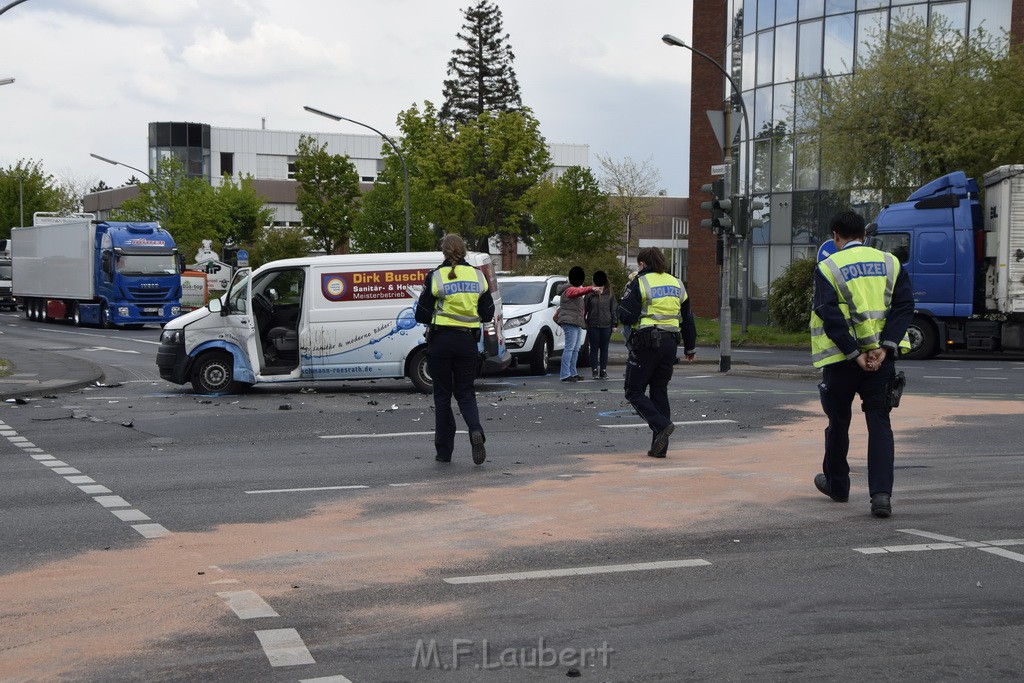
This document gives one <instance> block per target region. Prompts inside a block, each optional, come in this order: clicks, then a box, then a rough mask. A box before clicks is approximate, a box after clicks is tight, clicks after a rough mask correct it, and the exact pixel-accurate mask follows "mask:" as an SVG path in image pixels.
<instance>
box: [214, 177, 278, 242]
mask: <svg viewBox="0 0 1024 683" xmlns="http://www.w3.org/2000/svg"><path fill="white" fill-rule="evenodd" d="M254 182H255V181H254V180H253V177H252V176H251V175H247V176H245V177H239V179H238V181H237V182H236V181H235V180H234V179H233V178H230V177H228V176H225V177H224V182H223V183H221V185H220V187H217V188H215V189H214V193H215V194H216V195H217V198H218V200H219V201H220V204H221V206H222V208H223V210H224V211H225V213H226V214H227V218H228V223H229V224H230V226H231V228H230V232H229V233H228V235H227V236H226V239H227V240H230V241H232V242H234V243H235V244H238V245H241V246H246V247H248V246H251V245H252V243H253V241H254V240H255V239H256V237H257V236H258V234H259V231H260V230H261V229H262V228H263V227H264V226H267V225H270V224H271V223H272V222H273V220H274V211H273V210H272V209H269V208H267V205H266V203H267V200H266V197H264V196H263V195H261V194H259V193H258V192H257V191H256V188H255V186H254Z"/></svg>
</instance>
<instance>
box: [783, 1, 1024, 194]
mask: <svg viewBox="0 0 1024 683" xmlns="http://www.w3.org/2000/svg"><path fill="white" fill-rule="evenodd" d="M875 38H876V39H875V40H873V41H872V43H873V45H874V46H873V47H871V48H870V49H869V50H868V52H867V54H866V56H865V58H864V59H863V60H862V61H861V62H860V63H859V64H858V66H857V69H856V71H855V73H853V74H851V75H844V76H836V77H833V78H830V79H825V80H824V81H823V82H822V83H821V91H820V95H816V94H815V92H814V88H813V87H809V86H808V87H804V88H802V89H800V90H799V91H798V93H799V96H800V98H801V101H800V102H799V104H798V110H799V112H800V113H801V115H804V116H806V117H807V119H808V123H809V124H811V125H810V127H811V128H812V129H816V130H817V132H818V133H819V135H820V137H821V145H822V169H823V172H824V173H823V181H824V183H825V184H826V185H828V186H831V187H838V188H847V189H872V190H879V191H880V192H881V193H882V194H881V200H882V201H883V202H889V201H892V200H894V199H902V198H903V197H905V196H906V194H907V192H908V190H910V189H911V188H914V187H917V186H919V185H920V184H921V183H923V182H926V181H928V180H931V179H932V178H935V177H938V176H941V175H944V174H946V173H949V172H951V171H955V170H963V171H965V172H966V173H967V174H968V175H969V176H974V177H978V176H980V175H981V174H983V173H984V172H986V171H988V170H990V169H991V168H993V167H995V166H998V165H1000V164H1007V163H1016V162H1019V161H1020V160H1021V158H1024V136H1022V135H1021V134H1020V131H1021V130H1024V60H1022V53H1021V50H1020V49H1015V50H1012V51H1010V52H1006V51H1005V50H1003V47H1002V46H1003V45H1004V44H1005V43H1004V42H1003V41H999V40H996V39H995V38H993V37H992V36H991V35H988V34H985V33H984V32H982V31H978V32H972V33H971V35H970V39H968V38H967V37H966V36H964V35H962V34H961V33H959V32H956V31H952V30H950V29H949V27H948V23H947V22H945V21H944V20H943V19H942V18H941V17H939V16H933V17H932V21H931V23H930V24H925V23H924V22H922V21H920V20H912V21H905V22H900V23H895V24H893V26H892V27H891V29H890V30H889V32H888V36H887V38H885V39H883V38H882V37H881V36H875ZM815 105H818V106H815Z"/></svg>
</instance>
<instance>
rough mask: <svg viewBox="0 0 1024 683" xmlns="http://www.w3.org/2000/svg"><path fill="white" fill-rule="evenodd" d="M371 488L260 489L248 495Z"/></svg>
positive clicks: (363, 486)
mask: <svg viewBox="0 0 1024 683" xmlns="http://www.w3.org/2000/svg"><path fill="white" fill-rule="evenodd" d="M368 488H370V487H369V486H365V485H363V484H357V485H354V486H314V487H311V488H306V489H259V490H256V491H246V493H299V492H302V491H342V490H345V489H368Z"/></svg>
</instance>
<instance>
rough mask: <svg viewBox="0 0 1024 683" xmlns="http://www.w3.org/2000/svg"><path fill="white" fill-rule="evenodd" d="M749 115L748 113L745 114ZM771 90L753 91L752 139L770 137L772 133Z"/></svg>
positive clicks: (759, 89) (760, 89)
mask: <svg viewBox="0 0 1024 683" xmlns="http://www.w3.org/2000/svg"><path fill="white" fill-rule="evenodd" d="M747 114H748V115H750V112H747ZM773 115H774V112H773V111H772V89H771V88H758V89H757V90H755V91H754V114H753V117H754V120H753V121H752V124H753V126H754V129H753V130H752V131H751V132H752V133H753V135H754V137H755V138H756V137H761V136H764V135H770V134H771V131H772V116H773Z"/></svg>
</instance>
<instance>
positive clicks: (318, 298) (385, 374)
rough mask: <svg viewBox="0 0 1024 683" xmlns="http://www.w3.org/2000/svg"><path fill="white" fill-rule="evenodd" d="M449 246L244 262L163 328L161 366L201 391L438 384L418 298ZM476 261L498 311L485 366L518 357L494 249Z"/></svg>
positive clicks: (485, 331)
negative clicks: (335, 383) (399, 381)
mask: <svg viewBox="0 0 1024 683" xmlns="http://www.w3.org/2000/svg"><path fill="white" fill-rule="evenodd" d="M443 260H444V256H443V255H442V254H441V253H440V252H413V253H398V254H346V255H337V256H316V257H309V258H296V259H286V260H282V261H274V262H271V263H268V264H265V265H263V266H261V267H260V268H258V269H257V270H255V271H251V270H250V269H249V268H242V269H239V270H238V271H237V272H236V273H235V276H234V279H233V280H232V282H231V285H230V287H229V289H228V292H227V293H226V294H225V295H224V296H223V297H222V298H221V299H215V300H212V301H211V302H210V304H209V305H207V306H205V307H203V308H201V309H198V310H195V311H192V312H191V313H187V314H185V315H183V316H181V317H180V318H178V319H176V320H173V321H171V322H170V323H168V324H167V325H166V327H165V328H164V332H163V334H162V335H161V337H160V341H161V344H160V349H159V351H158V352H157V365H158V366H159V368H160V376H161V377H162V378H164V379H166V380H168V381H171V382H174V383H176V384H184V383H186V382H191V383H192V385H193V387H195V390H196V391H197V392H199V393H222V392H224V391H230V390H231V389H233V388H238V387H242V386H251V385H254V384H264V383H271V382H301V381H311V380H317V381H320V380H358V379H381V378H400V377H408V378H409V379H411V380H412V382H413V384H414V385H415V386H416V388H417V389H419V390H421V391H425V392H429V391H430V390H431V388H432V380H431V378H430V374H429V372H427V369H426V341H425V339H424V332H425V331H426V327H425V326H424V325H421V324H418V323H417V322H416V320H415V317H414V307H415V305H416V300H417V298H418V296H419V292H420V288H421V285H422V284H423V281H424V278H425V277H426V275H427V273H428V272H429V271H430V270H431V269H433V268H435V267H436V266H438V265H439V264H441V262H442V261H443ZM466 260H467V262H468V263H469V264H470V265H472V266H475V267H477V268H479V269H480V270H481V271H482V272H483V273H484V275H486V277H487V281H488V283H489V287H490V291H491V292H492V295H493V298H494V306H495V314H494V321H493V322H490V323H485V324H483V325H482V326H481V329H482V334H481V339H480V347H481V352H482V354H483V355H484V360H483V368H482V370H483V372H496V371H499V370H504V369H505V368H506V367H508V365H509V364H510V362H511V356H510V354H509V352H508V350H507V349H506V348H505V343H504V338H503V336H502V330H501V325H502V312H501V311H502V309H501V295H500V292H499V291H498V283H497V280H496V278H495V277H494V268H493V265H492V264H491V259H490V257H489V256H488V255H487V254H481V253H476V252H470V253H469V254H467V256H466Z"/></svg>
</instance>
